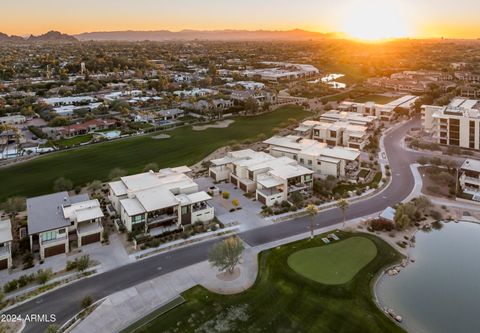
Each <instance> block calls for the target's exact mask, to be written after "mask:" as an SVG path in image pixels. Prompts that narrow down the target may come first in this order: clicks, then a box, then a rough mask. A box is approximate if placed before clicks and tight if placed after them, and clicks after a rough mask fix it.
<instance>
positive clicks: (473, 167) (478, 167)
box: [461, 158, 480, 172]
mask: <svg viewBox="0 0 480 333" xmlns="http://www.w3.org/2000/svg"><path fill="white" fill-rule="evenodd" d="M461 169H462V170H469V171H476V172H480V161H479V160H474V159H471V158H468V159H466V160H465V162H463V164H462V167H461Z"/></svg>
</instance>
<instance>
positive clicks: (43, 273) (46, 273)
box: [37, 269, 52, 284]
mask: <svg viewBox="0 0 480 333" xmlns="http://www.w3.org/2000/svg"><path fill="white" fill-rule="evenodd" d="M51 277H52V270H51V269H45V270H43V269H40V270H38V272H37V283H38V284H45V283H47V281H48V280H50V278H51Z"/></svg>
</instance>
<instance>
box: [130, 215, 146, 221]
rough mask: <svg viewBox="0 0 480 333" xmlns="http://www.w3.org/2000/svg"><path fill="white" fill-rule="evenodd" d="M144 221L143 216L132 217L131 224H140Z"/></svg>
mask: <svg viewBox="0 0 480 333" xmlns="http://www.w3.org/2000/svg"><path fill="white" fill-rule="evenodd" d="M144 221H145V215H143V214H141V215H136V216H132V223H141V222H144Z"/></svg>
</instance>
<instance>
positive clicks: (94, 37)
mask: <svg viewBox="0 0 480 333" xmlns="http://www.w3.org/2000/svg"><path fill="white" fill-rule="evenodd" d="M343 37H344V35H343V34H341V33H320V32H312V31H306V30H300V29H294V30H286V31H278V30H254V31H252V30H181V31H169V30H156V31H131V30H129V31H105V32H102V31H98V32H85V33H81V34H78V35H68V34H63V33H61V32H58V31H49V32H47V33H45V34H43V35H39V36H34V35H30V36H28V37H21V36H15V35H12V36H8V35H6V34H4V33H1V32H0V43H1V42H13V43H18V42H22V43H24V42H77V41H129V42H135V41H146V40H148V41H176V40H178V41H188V40H211V41H215V40H217V41H268V40H280V41H282V40H283V41H294V40H296V41H305V40H318V39H329V38H343Z"/></svg>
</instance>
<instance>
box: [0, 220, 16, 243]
mask: <svg viewBox="0 0 480 333" xmlns="http://www.w3.org/2000/svg"><path fill="white" fill-rule="evenodd" d="M12 240H13V237H12V223H11V222H10V219H6V220H2V221H0V243H5V242H11V241H12Z"/></svg>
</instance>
